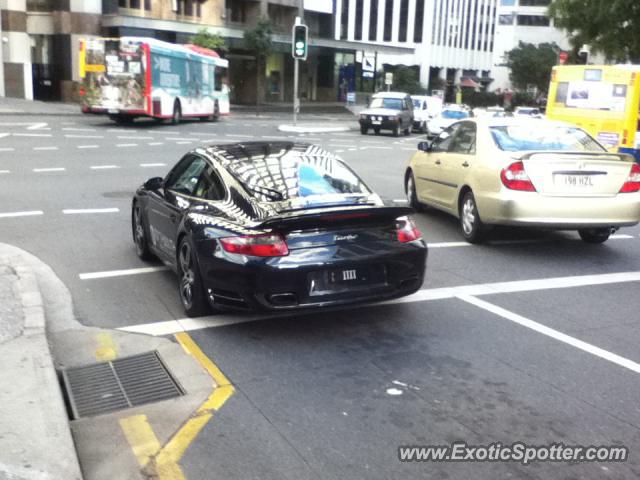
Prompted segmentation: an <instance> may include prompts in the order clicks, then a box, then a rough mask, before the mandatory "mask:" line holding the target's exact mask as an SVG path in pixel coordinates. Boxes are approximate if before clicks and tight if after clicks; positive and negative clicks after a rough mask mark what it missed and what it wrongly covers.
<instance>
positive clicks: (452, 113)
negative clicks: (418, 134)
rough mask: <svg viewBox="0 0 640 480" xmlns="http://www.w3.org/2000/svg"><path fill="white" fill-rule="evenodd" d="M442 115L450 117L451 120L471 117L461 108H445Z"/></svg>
mask: <svg viewBox="0 0 640 480" xmlns="http://www.w3.org/2000/svg"><path fill="white" fill-rule="evenodd" d="M441 115H442V118H448V119H451V120H460V119H461V118H467V117H469V114H468V113H467V112H463V111H461V110H443V111H442V113H441Z"/></svg>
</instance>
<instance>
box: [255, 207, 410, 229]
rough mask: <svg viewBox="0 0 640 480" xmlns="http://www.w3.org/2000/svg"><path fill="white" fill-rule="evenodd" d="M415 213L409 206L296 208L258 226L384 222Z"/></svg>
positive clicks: (310, 226)
mask: <svg viewBox="0 0 640 480" xmlns="http://www.w3.org/2000/svg"><path fill="white" fill-rule="evenodd" d="M413 213H415V210H414V209H413V208H411V207H391V206H366V207H364V206H359V207H334V208H322V209H315V210H314V209H307V210H297V211H293V212H283V213H281V214H280V215H277V216H273V217H270V218H267V219H265V220H264V221H263V222H262V223H260V225H258V227H259V228H278V229H285V230H297V229H302V228H323V227H329V226H338V225H345V224H350V225H358V224H367V223H384V222H389V221H392V220H394V219H396V218H398V217H404V216H406V215H411V214H413Z"/></svg>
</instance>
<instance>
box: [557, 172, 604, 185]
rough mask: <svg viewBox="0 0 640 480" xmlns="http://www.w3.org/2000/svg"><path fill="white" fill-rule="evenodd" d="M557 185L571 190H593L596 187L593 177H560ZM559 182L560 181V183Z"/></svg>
mask: <svg viewBox="0 0 640 480" xmlns="http://www.w3.org/2000/svg"><path fill="white" fill-rule="evenodd" d="M558 177H559V178H558V179H557V180H556V184H557V185H558V186H564V187H569V188H591V187H595V184H594V182H593V176H592V175H558ZM558 180H559V181H558Z"/></svg>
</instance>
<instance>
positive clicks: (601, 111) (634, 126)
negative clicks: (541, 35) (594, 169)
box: [546, 65, 640, 162]
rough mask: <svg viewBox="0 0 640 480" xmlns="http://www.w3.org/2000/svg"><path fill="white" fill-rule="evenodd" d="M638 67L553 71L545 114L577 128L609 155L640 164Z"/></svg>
mask: <svg viewBox="0 0 640 480" xmlns="http://www.w3.org/2000/svg"><path fill="white" fill-rule="evenodd" d="M639 110H640V65H616V66H614V65H602V66H599V65H567V66H558V67H554V68H553V72H552V74H551V85H550V87H549V97H548V100H547V111H546V115H547V117H548V118H550V119H554V120H562V121H565V122H569V123H572V124H575V125H578V126H580V127H582V128H583V129H585V130H586V131H588V132H589V133H590V134H591V135H592V136H593V137H594V138H596V139H597V140H598V141H599V142H600V143H601V144H602V145H604V146H605V147H606V148H607V149H609V150H610V151H612V152H621V153H629V154H631V155H633V156H634V157H635V158H636V161H639V162H640V124H639V122H638V112H639Z"/></svg>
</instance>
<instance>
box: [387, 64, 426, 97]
mask: <svg viewBox="0 0 640 480" xmlns="http://www.w3.org/2000/svg"><path fill="white" fill-rule="evenodd" d="M388 71H390V72H393V85H392V88H393V89H394V90H396V91H398V92H406V93H409V94H413V95H417V94H424V93H426V90H425V89H424V88H423V87H422V85H420V78H419V75H418V69H416V68H414V67H406V66H404V65H398V66H395V67H391V68H388Z"/></svg>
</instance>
